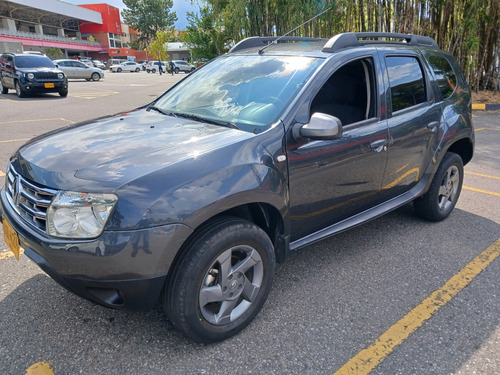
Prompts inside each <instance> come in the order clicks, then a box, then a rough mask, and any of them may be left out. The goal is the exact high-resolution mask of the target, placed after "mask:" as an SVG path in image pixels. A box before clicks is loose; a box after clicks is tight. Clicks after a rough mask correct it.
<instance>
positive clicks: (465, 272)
mask: <svg viewBox="0 0 500 375" xmlns="http://www.w3.org/2000/svg"><path fill="white" fill-rule="evenodd" d="M499 255H500V239H498V240H497V241H495V242H494V243H493V244H492V245H491V246H490V247H488V248H487V249H486V250H485V251H483V252H482V253H481V254H479V255H478V256H477V257H476V258H474V259H473V260H472V261H471V262H470V263H469V264H467V265H466V266H465V267H464V268H462V270H460V271H459V272H458V273H457V274H455V275H454V276H453V277H452V278H451V279H449V280H448V281H447V282H446V284H444V285H443V287H442V288H441V289H438V290H436V291H435V292H434V293H432V294H431V295H430V296H429V297H427V298H426V299H425V300H424V301H422V302H421V303H420V305H418V306H417V307H415V308H414V309H413V310H412V311H410V312H409V313H408V314H407V315H406V316H405V317H403V318H402V319H401V320H400V321H399V322H397V323H396V324H394V325H393V326H392V327H390V328H389V329H388V330H387V331H385V332H384V333H383V334H382V335H381V336H380V337H379V338H378V339H377V340H376V341H375V342H374V343H373V344H372V345H371V346H370V347H368V348H366V349H363V350H362V351H360V352H359V353H358V354H357V355H356V356H355V357H353V358H351V359H350V360H349V361H348V362H347V363H346V364H345V365H343V366H342V367H341V368H340V369H339V370H338V371H337V372H335V374H334V375H347V374H352V375H354V374H356V375H363V374H368V373H370V371H371V370H373V369H374V368H375V367H377V365H378V364H379V363H380V362H382V361H383V360H384V359H385V357H387V356H388V355H389V354H390V353H391V352H392V351H393V349H394V348H395V347H396V346H398V345H399V344H401V343H402V342H403V341H404V340H405V339H407V338H408V337H409V336H410V335H411V334H412V333H413V332H415V330H417V329H418V328H420V327H421V326H422V325H423V324H424V323H425V322H426V321H427V320H428V319H430V318H431V317H432V315H434V313H435V312H436V311H437V310H439V309H440V308H441V307H443V306H444V305H445V304H446V303H448V302H449V301H450V300H451V299H452V298H453V297H455V295H456V294H457V293H458V292H460V291H461V290H462V289H464V288H465V287H466V286H467V285H469V283H470V282H471V281H472V280H474V278H475V277H476V276H477V275H479V274H480V273H481V271H483V270H484V269H485V268H486V267H487V266H488V265H489V264H490V263H491V262H493V261H494V260H495V259H496V258H497V257H498V256H499Z"/></svg>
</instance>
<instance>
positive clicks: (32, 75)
mask: <svg viewBox="0 0 500 375" xmlns="http://www.w3.org/2000/svg"><path fill="white" fill-rule="evenodd" d="M26 76H27V77H28V79H33V78H35V75H34V74H33V73H28V74H26Z"/></svg>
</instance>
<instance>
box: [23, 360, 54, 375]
mask: <svg viewBox="0 0 500 375" xmlns="http://www.w3.org/2000/svg"><path fill="white" fill-rule="evenodd" d="M25 375H54V371H52V366H51V363H50V362H44V361H42V362H37V363H35V364H33V365H31V366H30V367H29V368H28V369H27V370H26V373H25Z"/></svg>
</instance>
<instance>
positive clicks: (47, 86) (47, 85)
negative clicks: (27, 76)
mask: <svg viewBox="0 0 500 375" xmlns="http://www.w3.org/2000/svg"><path fill="white" fill-rule="evenodd" d="M44 85H45V88H46V89H53V88H54V84H53V83H45V84H44Z"/></svg>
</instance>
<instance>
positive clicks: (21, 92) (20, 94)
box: [15, 81, 26, 98]
mask: <svg viewBox="0 0 500 375" xmlns="http://www.w3.org/2000/svg"><path fill="white" fill-rule="evenodd" d="M15 86H16V95H17V97H18V98H25V97H26V91H24V90H23V87H22V86H21V84H20V83H19V81H16V83H15Z"/></svg>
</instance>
